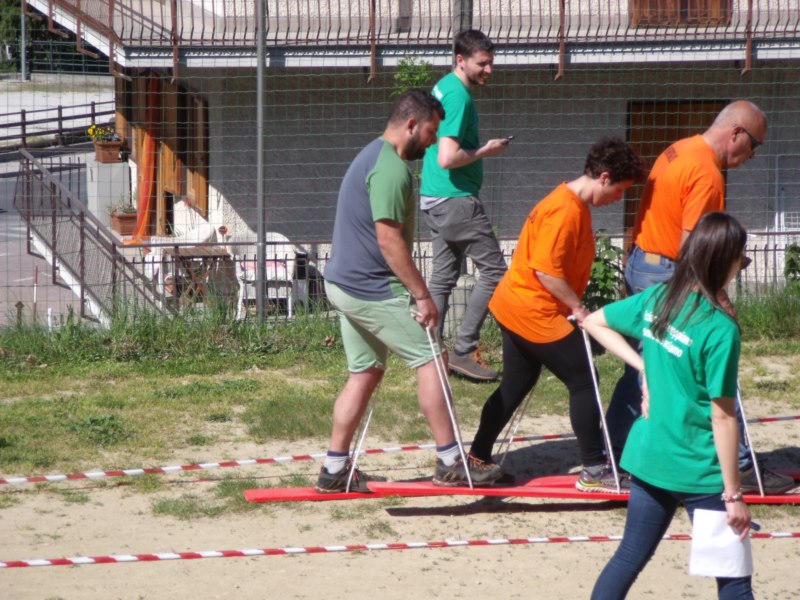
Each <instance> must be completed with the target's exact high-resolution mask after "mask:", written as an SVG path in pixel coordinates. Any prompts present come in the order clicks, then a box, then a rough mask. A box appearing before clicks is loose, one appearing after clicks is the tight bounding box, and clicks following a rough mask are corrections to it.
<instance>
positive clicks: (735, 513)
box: [725, 500, 753, 540]
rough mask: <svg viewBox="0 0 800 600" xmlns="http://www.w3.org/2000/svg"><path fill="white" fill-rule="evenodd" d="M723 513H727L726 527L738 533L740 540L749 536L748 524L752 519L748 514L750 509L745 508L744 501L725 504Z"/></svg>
mask: <svg viewBox="0 0 800 600" xmlns="http://www.w3.org/2000/svg"><path fill="white" fill-rule="evenodd" d="M725 511H726V512H727V513H728V519H727V523H728V525H730V526H731V527H733V528H734V529H735V530H736V531H738V532H739V539H740V540H743V539H744V538H746V537H747V536H748V535H750V523H752V521H753V518H752V515H751V514H750V507H749V506H747V504H746V503H745V501H744V500H737V501H736V502H726V503H725Z"/></svg>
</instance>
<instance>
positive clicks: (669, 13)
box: [628, 0, 732, 27]
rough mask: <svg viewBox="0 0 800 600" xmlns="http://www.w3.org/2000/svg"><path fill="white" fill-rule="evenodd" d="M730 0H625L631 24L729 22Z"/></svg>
mask: <svg viewBox="0 0 800 600" xmlns="http://www.w3.org/2000/svg"><path fill="white" fill-rule="evenodd" d="M731 2H732V0H628V14H629V15H630V22H631V26H633V27H655V26H659V25H660V26H664V25H695V26H697V25H723V26H725V25H728V24H729V23H730V20H731Z"/></svg>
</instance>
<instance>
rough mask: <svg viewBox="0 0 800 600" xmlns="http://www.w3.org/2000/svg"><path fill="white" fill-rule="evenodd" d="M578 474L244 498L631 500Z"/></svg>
mask: <svg viewBox="0 0 800 600" xmlns="http://www.w3.org/2000/svg"><path fill="white" fill-rule="evenodd" d="M783 473H784V474H787V475H790V476H792V477H794V478H795V479H796V480H800V471H794V470H792V471H785V470H784V471H783ZM576 479H577V475H575V474H573V475H552V476H549V477H538V478H536V479H530V480H528V481H524V482H520V483H519V484H517V485H514V486H509V487H484V488H474V489H470V488H468V487H442V486H436V485H433V483H431V482H430V481H405V482H403V481H386V482H370V483H369V487H370V489H371V490H373V492H374V493H372V494H364V493H358V492H350V493H349V494H345V493H334V494H320V493H318V492H317V491H316V490H315V489H314V488H313V487H303V488H265V489H254V490H246V491H245V493H244V495H245V498H246V499H247V501H248V502H301V501H317V502H319V501H325V500H352V499H356V498H384V497H386V496H402V497H406V498H413V497H422V496H493V497H519V498H555V499H571V500H617V501H620V502H624V501H627V500H628V494H627V493H622V494H616V493H614V492H605V491H597V492H583V491H580V490H578V489H576V488H575V480H576ZM745 500H746V501H747V502H748V503H750V504H800V488H798V489H797V490H796V493H793V494H781V495H777V496H763V497H762V496H759V495H758V494H747V495H745Z"/></svg>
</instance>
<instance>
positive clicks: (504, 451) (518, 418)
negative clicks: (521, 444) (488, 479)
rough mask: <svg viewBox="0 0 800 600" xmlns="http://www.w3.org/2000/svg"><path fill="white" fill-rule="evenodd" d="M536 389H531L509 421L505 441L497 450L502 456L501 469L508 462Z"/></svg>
mask: <svg viewBox="0 0 800 600" xmlns="http://www.w3.org/2000/svg"><path fill="white" fill-rule="evenodd" d="M534 388H535V386H534ZM534 388H531V391H530V392H528V395H527V396H525V400H523V401H522V404H520V405H519V406H518V407H517V410H516V411H515V412H514V415H513V416H512V417H511V421H509V423H508V426H507V427H506V432H505V435H504V436H503V441H502V442H501V443H500V446H499V447H498V448H497V453H498V454H501V456H500V462H499V463H497V464H498V465H499V466H501V467H502V466H503V463H505V462H506V456H508V452H509V450H511V442H512V441H513V440H514V436H515V435H516V434H517V429H519V424H520V423H521V422H522V417H524V416H525V411H526V410H527V409H528V403H529V402H530V400H531V396H533V389H534Z"/></svg>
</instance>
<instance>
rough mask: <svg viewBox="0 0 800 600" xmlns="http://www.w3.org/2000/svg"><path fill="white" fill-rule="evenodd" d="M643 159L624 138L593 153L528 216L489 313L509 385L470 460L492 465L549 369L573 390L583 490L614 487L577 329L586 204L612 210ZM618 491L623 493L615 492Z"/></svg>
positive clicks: (588, 257)
mask: <svg viewBox="0 0 800 600" xmlns="http://www.w3.org/2000/svg"><path fill="white" fill-rule="evenodd" d="M642 170H643V169H642V162H641V160H640V159H639V157H638V156H637V155H636V153H635V152H634V151H633V149H632V148H631V147H630V146H628V144H626V143H625V142H624V141H623V140H621V139H619V138H605V139H602V140H600V141H599V142H597V143H596V144H595V145H594V146H592V148H591V150H590V151H589V155H588V156H587V157H586V165H585V167H584V174H583V175H581V176H580V177H578V178H577V179H574V180H572V181H570V182H565V183H562V184H561V185H559V186H558V187H557V188H556V189H555V190H554V191H553V192H551V193H550V195H548V196H547V197H546V198H545V199H544V200H542V201H541V202H539V203H538V204H537V205H536V206H535V207H534V209H533V210H532V211H531V213H530V215H528V218H527V220H526V221H525V224H524V225H523V227H522V232H521V233H520V236H519V241H518V242H517V247H516V249H515V250H514V256H513V258H512V260H511V267H510V268H509V269H508V271H507V272H506V274H505V276H504V277H503V279H502V280H501V281H500V283H499V284H498V286H497V288H496V289H495V292H494V295H493V296H492V300H491V302H490V303H489V308H490V309H491V311H492V313H493V314H494V317H495V319H496V320H497V322H498V323H499V325H500V329H501V331H502V334H503V379H502V381H501V383H500V386H499V387H498V388H497V389H496V390H495V392H494V393H493V394H492V395H491V396H490V397H489V399H488V400H487V401H486V405H485V406H484V407H483V412H482V414H481V422H480V426H479V428H478V432H477V433H476V435H475V439H474V440H473V442H472V448H471V454H472V455H473V456H475V457H476V458H479V459H480V460H483V461H485V462H492V447H493V446H494V443H495V441H497V436H498V435H500V432H501V431H502V430H503V428H504V427H505V426H506V424H507V423H508V421H509V420H510V419H511V417H512V416H513V414H514V411H516V409H517V407H518V406H519V405H520V403H521V402H522V400H523V399H524V398H525V396H526V395H527V394H528V393H529V392H530V391H531V390H532V389H533V386H534V385H536V381H537V380H538V379H539V375H540V374H541V371H542V367H543V366H545V367H547V368H548V369H549V370H550V371H552V372H553V374H554V375H555V376H556V377H558V378H559V379H560V380H561V381H562V382H564V384H565V385H566V386H567V389H568V390H569V393H570V411H569V412H570V421H571V423H572V428H573V430H574V432H575V435H576V436H577V438H578V445H579V446H580V451H581V458H582V461H583V467H584V469H583V472H582V473H581V477H580V478H579V481H578V484H577V485H578V487H579V488H580V489H600V484H601V483H602V484H603V485H604V486H605V485H607V483H608V482H609V481H610V483H611V485H614V481H613V476H610V475H609V471H608V467H607V465H606V457H605V452H604V450H603V440H602V437H601V432H600V413H599V411H598V408H597V406H596V405H595V402H594V386H593V383H592V377H591V371H590V370H589V362H588V360H587V358H586V352H585V350H584V345H583V338H582V335H581V333H580V331H579V330H578V329H576V328H575V327H574V326H573V325H572V324H571V323H570V322H569V321H568V320H567V318H568V317H570V316H572V317H574V318H575V320H576V321H577V323H578V324H579V325H580V324H581V323H582V322H583V319H584V318H585V317H586V316H587V315H588V314H589V311H588V310H587V309H586V307H585V306H583V304H582V302H581V297H582V296H583V292H584V290H585V289H586V285H587V284H588V282H589V275H590V274H591V268H592V261H593V260H594V253H595V251H594V232H593V231H592V214H591V211H590V210H589V207H590V206H592V207H600V206H607V205H609V204H612V203H613V202H616V201H618V200H620V199H621V198H622V195H623V193H624V192H625V190H626V189H628V188H629V187H630V186H631V185H632V184H633V182H634V180H638V179H640V178H641V176H642ZM614 489H616V488H614Z"/></svg>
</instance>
